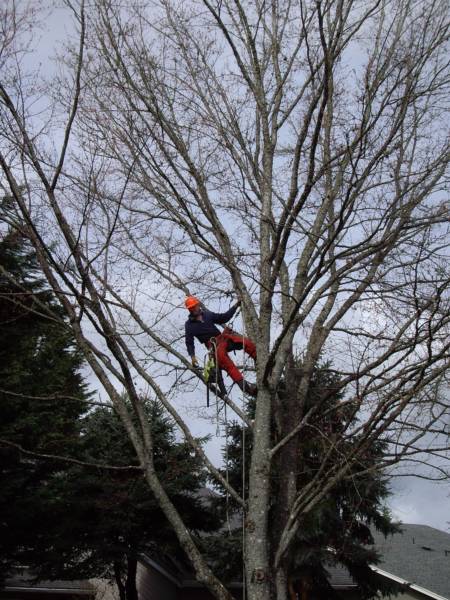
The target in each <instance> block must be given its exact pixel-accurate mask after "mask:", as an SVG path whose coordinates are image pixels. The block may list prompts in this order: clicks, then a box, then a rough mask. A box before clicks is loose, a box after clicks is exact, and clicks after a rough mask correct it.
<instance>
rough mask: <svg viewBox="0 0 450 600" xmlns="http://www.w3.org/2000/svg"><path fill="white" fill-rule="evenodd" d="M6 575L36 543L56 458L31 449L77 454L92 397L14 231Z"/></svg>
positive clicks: (1, 568)
mask: <svg viewBox="0 0 450 600" xmlns="http://www.w3.org/2000/svg"><path fill="white" fill-rule="evenodd" d="M0 265H1V267H2V269H1V271H0V382H1V383H0V440H2V442H0V514H1V518H0V580H1V578H2V577H4V575H5V573H6V572H7V571H8V569H9V567H10V565H11V564H13V563H15V562H18V561H20V560H21V558H22V554H23V553H24V552H26V551H27V550H28V549H29V548H32V547H33V546H34V544H35V539H36V536H38V535H42V533H40V521H39V515H40V514H41V513H45V508H44V504H45V502H44V499H43V491H44V487H45V483H46V482H47V480H48V479H49V477H50V476H51V474H52V473H54V472H55V471H56V470H59V469H60V468H61V463H60V462H59V461H56V460H55V461H54V460H46V461H42V460H37V459H36V458H34V457H32V456H31V455H26V454H22V453H21V452H20V451H19V450H18V449H17V448H16V447H13V446H9V445H7V443H6V442H12V443H13V444H17V445H19V446H20V447H22V448H24V449H25V450H27V451H31V452H35V453H45V454H54V455H65V456H70V455H72V456H73V455H74V452H75V449H76V448H77V445H78V439H79V433H80V425H79V421H78V418H79V416H80V415H81V414H82V413H83V411H84V410H85V408H86V404H85V400H86V399H87V397H88V394H87V391H86V386H85V385H84V383H83V380H82V377H81V374H80V369H81V366H82V359H81V356H80V354H79V352H77V350H76V348H75V346H74V343H73V339H72V337H71V335H70V333H69V332H68V329H67V328H66V326H65V323H64V320H63V318H62V313H61V309H60V308H59V306H58V305H57V303H56V302H55V300H54V298H53V296H52V294H51V293H50V292H49V291H48V290H47V289H46V288H45V286H44V284H43V281H42V278H41V277H40V273H39V269H38V266H37V262H36V259H35V256H34V254H33V252H32V251H31V249H30V247H29V245H28V244H27V242H26V240H25V239H24V238H23V237H22V236H21V235H20V234H19V233H17V232H13V231H10V232H8V233H7V234H6V235H4V236H3V238H2V239H1V241H0Z"/></svg>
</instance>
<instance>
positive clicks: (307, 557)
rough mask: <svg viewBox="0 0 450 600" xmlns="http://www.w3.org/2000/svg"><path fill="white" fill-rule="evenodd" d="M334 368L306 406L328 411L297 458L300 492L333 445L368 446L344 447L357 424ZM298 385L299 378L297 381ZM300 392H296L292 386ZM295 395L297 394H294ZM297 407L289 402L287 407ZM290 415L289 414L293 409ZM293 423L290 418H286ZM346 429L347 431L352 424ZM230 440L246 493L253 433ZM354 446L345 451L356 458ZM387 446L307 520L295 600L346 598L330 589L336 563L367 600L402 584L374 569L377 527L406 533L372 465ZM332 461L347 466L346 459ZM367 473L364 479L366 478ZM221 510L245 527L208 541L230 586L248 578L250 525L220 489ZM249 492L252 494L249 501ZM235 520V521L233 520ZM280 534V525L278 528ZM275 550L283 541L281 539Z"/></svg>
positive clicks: (275, 513) (275, 479)
mask: <svg viewBox="0 0 450 600" xmlns="http://www.w3.org/2000/svg"><path fill="white" fill-rule="evenodd" d="M327 367H328V365H322V366H321V367H319V368H317V369H316V371H315V373H314V376H313V379H312V381H311V385H310V390H309V394H308V398H307V402H306V404H305V406H304V407H303V412H304V413H306V412H307V411H308V410H309V409H310V408H311V407H312V406H313V405H314V404H316V403H320V410H319V411H316V413H315V416H314V417H313V418H312V419H311V420H310V422H309V426H308V427H307V428H305V430H304V431H303V432H302V435H301V436H298V439H297V440H296V443H295V454H294V455H293V454H291V455H290V459H291V460H292V462H290V463H289V465H290V468H289V470H292V469H295V473H296V478H297V482H296V483H297V488H298V489H302V488H304V487H305V486H306V485H308V483H309V482H310V481H311V480H312V478H313V476H314V474H315V473H316V472H317V469H319V467H320V465H321V464H322V462H323V453H324V452H326V451H327V450H329V449H330V446H331V445H332V444H333V443H336V442H338V441H339V443H340V444H342V443H343V444H351V445H357V444H358V443H359V441H360V439H358V437H357V436H356V437H355V436H353V437H352V438H351V441H348V442H346V441H344V439H345V431H346V428H348V427H349V426H350V427H351V426H352V425H353V424H354V423H353V419H352V412H351V411H352V407H351V406H346V407H345V408H344V407H343V406H342V407H340V402H341V400H342V394H341V393H338V392H337V389H338V388H337V385H336V384H337V382H338V378H337V375H336V374H334V373H332V372H331V371H330V370H329V369H328V368H327ZM294 380H295V377H294ZM286 388H287V389H289V390H292V389H293V388H292V387H288V386H286ZM287 389H285V390H280V391H279V399H280V401H281V402H284V401H285V400H286V399H287V398H288V392H287ZM290 394H293V392H292V391H291V392H290ZM286 406H289V402H286ZM254 410H255V405H254V401H251V402H250V403H249V404H248V406H247V411H248V414H249V416H250V418H252V417H253V414H254ZM286 413H288V409H287V410H286ZM286 418H287V419H289V414H286ZM344 424H345V425H344ZM279 428H280V424H279V423H273V436H274V442H276V439H277V431H278V430H279ZM228 433H229V437H228V441H227V448H226V453H225V456H226V459H227V460H226V464H225V469H226V470H227V477H228V479H229V481H230V484H231V485H232V486H233V487H234V488H235V489H237V490H239V491H240V492H242V470H243V452H242V442H243V439H245V455H246V456H247V457H248V456H250V453H251V447H252V435H251V431H250V429H249V428H248V427H246V429H245V436H244V438H243V436H242V426H241V424H240V423H237V422H233V423H232V424H230V426H229V430H228ZM349 449H350V448H349V447H348V446H347V447H346V448H345V450H343V448H342V447H341V450H342V451H343V452H344V453H345V455H348V450H349ZM385 450H386V448H385V445H384V444H383V443H382V442H378V443H377V444H376V445H374V446H372V447H371V448H370V450H369V451H368V452H367V453H366V455H365V457H364V459H363V461H360V462H359V463H358V464H357V465H355V467H354V468H353V470H352V472H351V473H350V474H349V477H348V478H346V479H345V480H343V481H341V482H340V483H339V484H338V485H336V486H335V487H334V488H333V489H332V490H331V491H330V492H329V493H327V494H326V496H325V497H324V498H323V499H322V501H321V502H320V503H319V504H318V505H316V506H315V507H314V509H313V510H311V511H309V512H307V513H306V515H304V516H303V518H302V525H301V527H300V528H299V530H298V533H297V535H296V538H295V540H294V542H293V544H292V546H291V549H290V552H289V556H288V557H287V559H286V562H287V564H286V567H287V569H286V570H287V573H288V577H289V590H290V594H291V597H292V598H293V599H294V598H297V597H298V598H301V599H302V600H311V599H313V598H314V600H326V599H329V600H332V599H333V598H339V597H340V595H339V592H338V591H336V590H334V589H333V588H332V587H331V585H330V581H329V580H330V574H329V572H328V571H327V568H329V567H331V566H333V565H341V566H345V567H346V568H347V570H348V571H349V573H350V574H351V575H352V577H353V579H354V581H355V583H356V584H357V587H358V594H359V596H358V597H360V598H364V599H370V598H375V597H376V596H377V594H379V593H381V594H384V595H386V594H389V593H393V592H395V591H397V590H398V586H397V585H396V584H394V583H392V584H391V583H387V582H384V581H382V580H381V579H380V578H379V577H378V576H377V575H376V574H375V573H374V572H373V571H372V570H371V569H370V568H369V565H370V564H376V563H377V562H378V561H379V556H378V555H377V553H376V551H375V550H374V548H373V546H371V545H372V544H373V537H372V535H371V530H370V528H371V527H374V528H376V529H377V530H378V531H381V532H383V533H384V534H385V535H387V534H389V533H394V532H396V531H398V526H397V525H395V524H394V523H393V522H392V520H391V517H390V514H389V512H388V511H387V510H386V508H385V506H384V500H385V499H386V497H387V496H388V494H389V489H388V484H387V480H386V478H384V477H382V476H381V475H380V474H379V472H378V471H375V472H371V471H370V467H371V466H373V465H375V464H376V463H377V461H379V460H380V459H381V458H382V456H383V453H384V452H385ZM283 459H285V457H284V458H279V462H278V465H277V464H275V467H274V469H273V471H272V498H273V503H272V509H271V512H272V514H271V519H272V521H275V520H277V519H280V514H279V513H280V508H281V507H282V506H283V494H284V492H285V490H284V489H283V486H284V481H283V479H282V478H281V477H280V476H279V474H280V472H282V471H284V472H285V471H286V470H287V469H286V464H284V465H282V462H281V461H282V460H283ZM332 460H335V461H339V453H336V454H335V455H334V456H333V458H332ZM248 469H249V464H248V460H247V462H246V477H245V481H246V482H248ZM361 471H365V472H364V474H359V472H361ZM219 492H220V493H221V496H220V498H219V500H218V501H217V505H218V506H217V509H218V510H219V511H221V513H222V518H223V519H225V518H226V516H225V515H227V518H228V520H229V522H230V521H231V523H234V524H235V525H236V521H237V523H238V526H237V527H236V526H235V527H234V528H233V527H232V528H231V531H225V533H223V534H220V535H217V534H215V535H213V536H211V537H209V538H208V540H207V543H206V547H207V549H208V552H209V555H210V560H211V562H212V563H214V564H216V565H217V564H219V565H220V570H221V571H222V572H224V573H226V575H227V577H228V579H229V580H232V579H236V578H241V573H242V524H241V523H240V519H239V518H236V516H235V515H239V514H240V509H239V507H238V506H237V505H236V503H234V502H233V500H232V499H231V498H228V497H226V496H225V495H224V494H223V492H221V491H220V488H219ZM247 493H248V490H245V495H246V496H247ZM230 515H232V516H231V519H230ZM274 531H275V532H276V527H274ZM273 541H274V543H273V546H275V545H276V540H273Z"/></svg>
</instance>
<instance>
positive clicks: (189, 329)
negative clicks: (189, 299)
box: [185, 305, 238, 356]
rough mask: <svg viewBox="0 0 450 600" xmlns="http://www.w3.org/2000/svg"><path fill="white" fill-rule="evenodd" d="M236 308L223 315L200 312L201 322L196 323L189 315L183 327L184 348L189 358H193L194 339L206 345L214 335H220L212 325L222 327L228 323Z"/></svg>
mask: <svg viewBox="0 0 450 600" xmlns="http://www.w3.org/2000/svg"><path fill="white" fill-rule="evenodd" d="M237 308H238V307H237V305H234V306H232V307H231V308H230V309H229V310H227V312H224V313H213V312H211V311H209V310H204V311H203V312H202V317H203V320H202V321H197V320H196V319H195V317H193V316H192V315H189V319H188V320H187V321H186V325H185V333H186V348H187V351H188V353H189V356H195V348H194V337H195V338H197V339H198V341H199V342H200V343H202V344H206V343H207V342H208V341H209V340H210V339H211V338H212V337H216V335H219V334H220V333H221V332H220V330H219V329H217V327H215V325H214V324H215V323H217V324H218V325H223V324H224V323H226V322H227V321H229V320H230V319H231V317H232V316H233V315H234V313H235V312H236V310H237Z"/></svg>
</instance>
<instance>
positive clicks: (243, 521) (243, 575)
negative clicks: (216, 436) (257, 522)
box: [242, 320, 247, 600]
mask: <svg viewBox="0 0 450 600" xmlns="http://www.w3.org/2000/svg"><path fill="white" fill-rule="evenodd" d="M242 325H243V326H242V349H243V350H244V338H245V325H244V322H243V320H242ZM243 354H244V356H243V363H242V372H243V375H244V383H243V385H242V410H243V411H244V412H245V367H246V352H245V351H244V353H243ZM245 469H246V464H245V422H242V600H245V599H246V591H247V581H246V577H245V575H246V572H245V554H246V552H245V519H246V514H245V485H246V477H245Z"/></svg>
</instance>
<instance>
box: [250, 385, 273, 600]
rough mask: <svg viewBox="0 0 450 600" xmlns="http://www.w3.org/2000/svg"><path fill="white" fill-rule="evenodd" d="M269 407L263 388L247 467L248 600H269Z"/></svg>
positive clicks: (269, 396) (265, 391) (268, 399)
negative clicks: (250, 457) (249, 462)
mask: <svg viewBox="0 0 450 600" xmlns="http://www.w3.org/2000/svg"><path fill="white" fill-rule="evenodd" d="M270 404H271V395H270V391H269V390H268V389H267V387H264V388H262V389H260V391H259V392H258V399H257V402H256V418H255V430H254V434H253V435H254V437H253V439H254V442H253V451H252V461H251V466H250V481H249V483H250V486H249V513H248V514H249V515H251V518H249V519H248V520H247V552H246V555H247V589H248V600H271V578H270V564H269V541H268V517H269V502H270V457H269V451H270V413H271V409H270Z"/></svg>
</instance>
